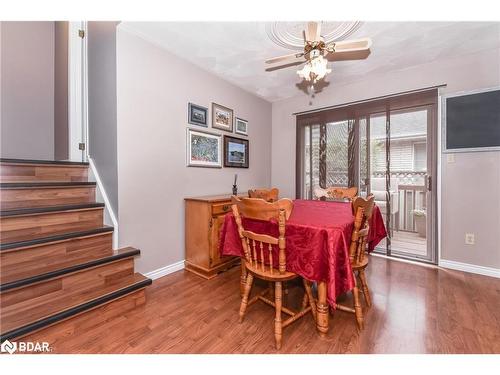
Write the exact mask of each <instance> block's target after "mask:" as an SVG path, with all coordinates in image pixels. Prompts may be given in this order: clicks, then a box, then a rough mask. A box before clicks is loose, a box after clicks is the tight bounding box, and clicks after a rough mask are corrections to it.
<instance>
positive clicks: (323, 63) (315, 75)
mask: <svg viewBox="0 0 500 375" xmlns="http://www.w3.org/2000/svg"><path fill="white" fill-rule="evenodd" d="M327 64H328V60H326V59H325V58H324V57H323V56H322V55H319V56H318V57H315V58H313V59H311V60H309V61H308V62H307V63H306V65H304V67H303V68H302V69H300V70H298V71H297V74H298V75H299V77H301V78H302V79H305V80H306V81H313V83H316V82H317V81H319V80H322V79H323V78H325V76H326V75H327V74H328V73H331V72H332V70H331V69H328V68H327Z"/></svg>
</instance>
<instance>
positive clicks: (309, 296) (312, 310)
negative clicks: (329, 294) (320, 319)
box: [302, 279, 316, 321]
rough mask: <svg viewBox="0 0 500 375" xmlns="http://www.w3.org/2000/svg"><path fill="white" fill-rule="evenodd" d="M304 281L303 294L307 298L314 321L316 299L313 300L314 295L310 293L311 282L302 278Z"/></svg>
mask: <svg viewBox="0 0 500 375" xmlns="http://www.w3.org/2000/svg"><path fill="white" fill-rule="evenodd" d="M302 281H303V283H304V289H305V290H306V293H305V295H306V296H307V299H308V300H309V306H311V313H312V315H313V318H314V321H316V301H315V300H314V296H313V294H312V289H311V283H310V282H309V281H307V280H305V279H302Z"/></svg>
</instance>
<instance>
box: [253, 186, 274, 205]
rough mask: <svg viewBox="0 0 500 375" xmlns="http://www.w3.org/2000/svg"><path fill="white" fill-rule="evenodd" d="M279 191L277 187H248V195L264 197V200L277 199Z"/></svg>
mask: <svg viewBox="0 0 500 375" xmlns="http://www.w3.org/2000/svg"><path fill="white" fill-rule="evenodd" d="M279 193H280V191H279V190H278V189H277V188H272V189H269V190H268V189H250V190H248V196H249V197H250V198H260V199H264V200H265V201H266V202H276V201H277V200H278V196H279Z"/></svg>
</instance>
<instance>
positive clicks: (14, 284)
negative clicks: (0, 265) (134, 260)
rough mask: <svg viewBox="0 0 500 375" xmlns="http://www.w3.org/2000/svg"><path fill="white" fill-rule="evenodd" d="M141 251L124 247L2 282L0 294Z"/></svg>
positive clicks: (131, 255) (137, 253)
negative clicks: (99, 255) (96, 256)
mask: <svg viewBox="0 0 500 375" xmlns="http://www.w3.org/2000/svg"><path fill="white" fill-rule="evenodd" d="M139 254H140V250H138V249H136V248H133V247H124V248H122V249H119V250H115V251H112V252H111V253H110V254H109V255H106V256H102V257H99V258H94V259H90V260H87V261H86V262H78V261H76V262H75V261H73V262H72V263H71V262H70V264H68V265H66V266H61V268H58V269H57V270H54V271H50V272H46V273H43V272H39V273H37V274H36V275H34V276H31V277H27V278H23V279H20V280H16V281H10V282H5V283H4V282H2V283H1V284H0V292H3V291H7V290H11V289H14V288H20V287H26V286H29V285H31V284H34V283H38V282H41V281H46V280H49V279H54V278H60V277H63V276H64V275H67V274H69V273H73V272H77V271H81V270H85V269H87V268H91V267H95V266H99V265H103V264H106V263H111V262H114V261H116V260H120V259H123V258H128V257H133V256H135V255H139Z"/></svg>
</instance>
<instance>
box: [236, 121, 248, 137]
mask: <svg viewBox="0 0 500 375" xmlns="http://www.w3.org/2000/svg"><path fill="white" fill-rule="evenodd" d="M235 132H236V133H237V134H242V135H248V121H247V120H243V119H242V118H238V117H236V125H235Z"/></svg>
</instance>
